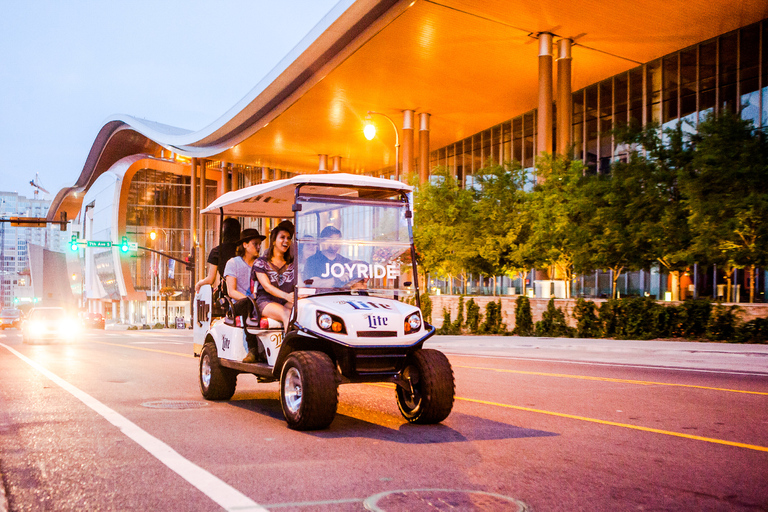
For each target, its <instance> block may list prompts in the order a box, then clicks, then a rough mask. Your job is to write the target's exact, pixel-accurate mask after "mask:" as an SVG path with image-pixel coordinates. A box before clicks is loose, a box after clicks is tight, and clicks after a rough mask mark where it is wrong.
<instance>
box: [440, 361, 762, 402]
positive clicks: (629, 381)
mask: <svg viewBox="0 0 768 512" xmlns="http://www.w3.org/2000/svg"><path fill="white" fill-rule="evenodd" d="M454 368H467V369H469V370H489V371H494V372H501V373H517V374H520V375H538V376H541V377H561V378H565V379H581V380H598V381H602V382H619V383H624V384H640V385H643V386H674V387H679V388H695V389H708V390H710V391H728V392H729V393H746V394H749V395H765V396H768V393H766V392H763V391H746V390H743V389H728V388H713V387H709V386H696V385H694V384H675V383H673V382H653V381H647V380H632V379H614V378H611V377H592V376H589V375H572V374H568V373H544V372H526V371H522V370H507V369H504V368H483V367H480V366H459V365H456V366H454Z"/></svg>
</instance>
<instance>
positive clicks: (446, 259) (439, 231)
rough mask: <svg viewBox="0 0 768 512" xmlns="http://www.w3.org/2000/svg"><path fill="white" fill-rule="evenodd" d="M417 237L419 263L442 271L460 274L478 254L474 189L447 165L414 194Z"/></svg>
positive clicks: (414, 227)
mask: <svg viewBox="0 0 768 512" xmlns="http://www.w3.org/2000/svg"><path fill="white" fill-rule="evenodd" d="M413 203H414V214H415V215H414V217H415V218H414V226H413V237H414V242H415V244H416V249H417V253H418V258H419V264H420V265H421V266H422V267H423V268H424V270H425V271H428V272H434V273H437V274H438V275H451V274H460V273H462V272H463V271H464V268H465V267H466V261H467V259H468V258H469V257H470V256H472V255H473V254H474V250H473V245H472V243H471V242H470V240H471V236H472V234H473V232H474V229H473V226H472V225H471V219H470V215H471V212H472V205H473V194H472V191H469V190H465V189H463V188H461V187H460V184H459V183H458V182H457V181H456V179H455V178H454V177H453V176H452V175H451V174H450V173H449V172H448V171H447V169H445V168H438V169H436V170H435V172H434V174H433V176H432V179H431V180H430V181H429V182H427V183H424V184H421V185H419V186H418V187H417V189H416V192H415V194H414V201H413Z"/></svg>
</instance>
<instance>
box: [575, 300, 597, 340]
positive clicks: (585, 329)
mask: <svg viewBox="0 0 768 512" xmlns="http://www.w3.org/2000/svg"><path fill="white" fill-rule="evenodd" d="M573 318H574V319H575V320H576V336H577V337H578V338H598V337H599V336H600V334H601V330H602V329H601V325H600V320H599V319H598V318H597V306H596V305H595V303H594V302H592V301H587V300H584V299H582V298H579V299H577V300H576V307H574V308H573Z"/></svg>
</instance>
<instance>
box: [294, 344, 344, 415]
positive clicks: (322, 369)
mask: <svg viewBox="0 0 768 512" xmlns="http://www.w3.org/2000/svg"><path fill="white" fill-rule="evenodd" d="M338 404H339V388H338V384H337V382H336V367H335V366H334V364H333V361H331V358H330V357H328V355H327V354H325V353H323V352H315V351H299V352H294V353H292V354H291V355H290V356H288V359H286V360H285V364H284V365H283V369H282V371H281V372H280V406H281V407H282V409H283V415H284V416H285V421H287V422H288V427H290V428H292V429H294V430H319V429H324V428H327V427H328V426H329V425H330V424H331V422H332V421H333V418H334V417H335V416H336V407H337V406H338Z"/></svg>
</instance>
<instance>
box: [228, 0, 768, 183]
mask: <svg viewBox="0 0 768 512" xmlns="http://www.w3.org/2000/svg"><path fill="white" fill-rule="evenodd" d="M389 15H390V17H391V18H393V19H391V21H388V22H387V23H386V25H385V26H382V27H377V29H378V30H377V31H376V33H375V34H374V35H372V36H370V37H369V38H368V39H367V41H365V42H363V43H359V42H357V41H356V42H355V43H353V44H351V45H349V47H348V50H351V51H350V52H349V53H350V54H349V55H348V56H345V58H344V60H343V61H342V62H340V63H339V64H338V65H336V66H335V67H334V68H333V69H332V70H330V71H329V72H327V74H326V75H325V76H324V77H323V78H322V79H321V80H319V81H318V82H317V83H315V84H314V85H313V86H312V87H311V88H308V90H306V91H304V92H303V94H301V95H300V97H295V98H292V101H291V103H290V104H289V105H286V106H285V107H284V108H283V109H282V110H280V111H279V112H277V113H275V112H273V113H272V116H270V117H267V116H265V119H264V121H265V122H264V123H263V124H267V122H268V123H269V124H268V125H267V126H266V127H263V124H262V127H261V128H259V129H258V131H256V132H255V133H253V134H252V135H250V137H248V138H247V139H246V140H244V141H243V142H242V143H240V144H238V145H237V146H235V147H234V148H232V149H231V150H228V151H224V152H222V153H220V154H219V155H218V156H217V158H221V159H223V160H225V161H229V162H235V163H243V164H250V165H264V166H269V167H278V168H284V169H289V170H294V171H296V170H299V171H313V170H316V169H317V166H318V157H317V155H318V154H327V155H328V156H329V157H332V156H336V155H340V156H341V157H342V170H344V171H346V172H356V171H369V170H375V169H380V168H383V167H387V166H392V165H394V142H395V141H394V132H393V130H392V127H391V125H389V124H388V123H387V122H386V120H384V119H382V118H381V117H378V116H374V121H375V123H376V124H377V128H378V134H379V135H378V136H377V138H376V139H374V140H373V141H367V140H366V139H365V138H364V136H363V134H362V128H363V124H364V118H365V114H366V112H367V111H368V110H375V111H379V112H383V113H386V114H389V115H390V116H391V117H392V118H393V119H394V120H395V122H396V124H398V126H402V117H401V116H402V115H401V111H402V110H405V109H412V110H415V111H416V112H417V113H418V112H428V113H430V114H431V115H432V117H431V133H430V138H431V141H430V142H431V144H430V145H431V147H432V148H437V147H442V146H444V145H447V144H450V143H452V142H454V141H457V140H461V139H462V138H464V137H467V136H469V135H471V134H473V133H476V132H478V131H481V130H483V129H485V128H488V127H490V126H493V125H495V124H497V123H500V122H502V121H505V120H507V119H509V118H511V117H514V116H515V115H518V114H521V113H523V112H525V111H528V110H531V109H532V108H535V107H536V102H537V84H538V68H537V65H538V60H537V54H538V45H537V44H536V40H535V39H533V36H534V35H535V34H536V33H538V32H552V33H553V34H555V35H556V37H555V40H557V39H558V37H557V36H559V37H568V38H573V39H575V43H576V45H575V46H574V48H573V84H572V87H573V90H578V89H580V88H582V87H585V86H587V85H590V84H592V83H595V82H597V81H599V80H601V79H604V78H607V77H610V76H613V75H615V74H617V73H620V72H622V71H625V70H628V69H630V68H633V67H635V66H637V65H639V64H641V63H644V62H648V61H650V60H653V59H654V58H657V57H660V56H663V55H665V54H668V53H670V52H673V51H676V50H679V49H682V48H685V47H686V46H689V45H692V44H695V43H697V42H700V41H703V40H705V39H708V38H710V37H714V36H716V35H719V34H721V33H724V32H727V31H729V30H733V29H736V28H738V27H741V26H744V25H747V24H750V23H753V22H756V21H759V20H761V19H763V18H765V17H768V3H766V2H765V1H764V0H745V1H740V2H733V1H720V0H716V1H711V0H709V1H702V0H696V1H691V2H685V4H681V3H680V2H669V1H660V0H645V1H642V0H640V1H638V0H613V1H610V2H608V1H604V0H587V1H574V2H562V1H555V0H537V1H536V2H530V1H519V0H514V1H489V0H440V1H430V0H417V1H415V2H413V3H412V4H411V5H410V6H409V5H408V4H407V3H397V4H396V5H395V6H393V7H391V8H390V9H389ZM340 19H343V16H342V17H340ZM356 45H357V46H356ZM350 47H351V48H350ZM312 51H317V50H315V49H313V48H312V47H310V48H309V49H308V50H307V52H312ZM318 53H319V52H318ZM324 71H325V70H324ZM278 110H279V109H278ZM417 129H418V126H417Z"/></svg>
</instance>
